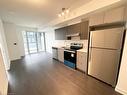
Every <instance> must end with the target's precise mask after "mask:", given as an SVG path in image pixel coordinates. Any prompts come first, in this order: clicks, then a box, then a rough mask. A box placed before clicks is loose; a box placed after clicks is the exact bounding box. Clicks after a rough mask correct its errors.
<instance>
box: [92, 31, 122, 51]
mask: <svg viewBox="0 0 127 95" xmlns="http://www.w3.org/2000/svg"><path fill="white" fill-rule="evenodd" d="M123 34H124V30H123V28H112V29H105V30H97V31H91V35H90V36H91V37H90V47H98V48H109V49H121V46H122V39H123Z"/></svg>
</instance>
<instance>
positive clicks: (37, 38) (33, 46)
mask: <svg viewBox="0 0 127 95" xmlns="http://www.w3.org/2000/svg"><path fill="white" fill-rule="evenodd" d="M23 35H24V47H25V53H26V54H31V53H37V52H41V51H45V39H44V38H45V37H44V33H41V32H24V33H23Z"/></svg>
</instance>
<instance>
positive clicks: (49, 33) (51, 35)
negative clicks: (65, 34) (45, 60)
mask: <svg viewBox="0 0 127 95" xmlns="http://www.w3.org/2000/svg"><path fill="white" fill-rule="evenodd" d="M45 40H46V51H47V52H49V53H52V46H53V44H54V41H55V32H54V30H53V29H48V30H46V32H45Z"/></svg>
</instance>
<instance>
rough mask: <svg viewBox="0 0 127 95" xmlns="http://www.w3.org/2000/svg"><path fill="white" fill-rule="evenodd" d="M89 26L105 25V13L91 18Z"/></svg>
mask: <svg viewBox="0 0 127 95" xmlns="http://www.w3.org/2000/svg"><path fill="white" fill-rule="evenodd" d="M89 20H90V21H89V26H94V25H99V24H102V23H104V12H102V13H98V14H94V15H92V16H90V19H89Z"/></svg>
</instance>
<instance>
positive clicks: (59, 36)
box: [55, 21, 89, 40]
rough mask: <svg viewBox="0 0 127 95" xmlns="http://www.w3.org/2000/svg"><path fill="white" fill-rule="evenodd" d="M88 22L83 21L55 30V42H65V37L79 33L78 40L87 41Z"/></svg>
mask: <svg viewBox="0 0 127 95" xmlns="http://www.w3.org/2000/svg"><path fill="white" fill-rule="evenodd" d="M88 25H89V21H84V22H81V23H77V24H74V25H70V26H66V27H63V28H59V29H56V30H55V39H56V40H67V35H71V34H75V33H80V39H81V40H85V39H88V30H89V28H88Z"/></svg>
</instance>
